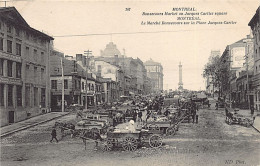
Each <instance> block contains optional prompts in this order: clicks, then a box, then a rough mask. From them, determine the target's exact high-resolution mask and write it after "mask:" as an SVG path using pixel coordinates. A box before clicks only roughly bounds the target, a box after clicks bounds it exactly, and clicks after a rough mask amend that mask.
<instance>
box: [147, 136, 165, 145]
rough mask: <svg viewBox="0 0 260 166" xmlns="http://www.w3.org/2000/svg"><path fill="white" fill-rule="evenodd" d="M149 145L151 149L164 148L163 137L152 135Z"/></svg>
mask: <svg viewBox="0 0 260 166" xmlns="http://www.w3.org/2000/svg"><path fill="white" fill-rule="evenodd" d="M149 145H150V147H152V148H158V147H161V146H162V137H161V136H159V135H155V134H154V135H152V136H151V137H150V138H149Z"/></svg>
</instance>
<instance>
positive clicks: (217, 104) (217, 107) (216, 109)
mask: <svg viewBox="0 0 260 166" xmlns="http://www.w3.org/2000/svg"><path fill="white" fill-rule="evenodd" d="M216 110H218V101H217V102H216Z"/></svg>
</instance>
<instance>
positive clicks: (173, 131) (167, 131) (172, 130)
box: [166, 127, 176, 136]
mask: <svg viewBox="0 0 260 166" xmlns="http://www.w3.org/2000/svg"><path fill="white" fill-rule="evenodd" d="M175 133H176V130H175V127H169V128H167V129H166V135H167V136H169V135H174V134H175Z"/></svg>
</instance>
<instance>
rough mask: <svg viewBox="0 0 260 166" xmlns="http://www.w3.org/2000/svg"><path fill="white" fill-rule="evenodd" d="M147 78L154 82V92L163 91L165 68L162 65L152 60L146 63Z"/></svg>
mask: <svg viewBox="0 0 260 166" xmlns="http://www.w3.org/2000/svg"><path fill="white" fill-rule="evenodd" d="M144 65H145V68H146V71H147V77H149V78H150V79H151V82H152V87H151V88H152V89H151V90H152V92H161V91H162V90H163V67H162V65H161V64H160V63H158V62H155V61H153V60H152V59H150V60H148V61H146V62H145V63H144Z"/></svg>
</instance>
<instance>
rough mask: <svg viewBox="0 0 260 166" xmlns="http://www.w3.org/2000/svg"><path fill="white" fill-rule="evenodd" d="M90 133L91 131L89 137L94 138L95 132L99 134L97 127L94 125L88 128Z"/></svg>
mask: <svg viewBox="0 0 260 166" xmlns="http://www.w3.org/2000/svg"><path fill="white" fill-rule="evenodd" d="M90 133H91V137H92V138H94V137H95V134H96V133H98V134H99V130H98V128H96V127H94V128H92V129H91V130H90Z"/></svg>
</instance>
